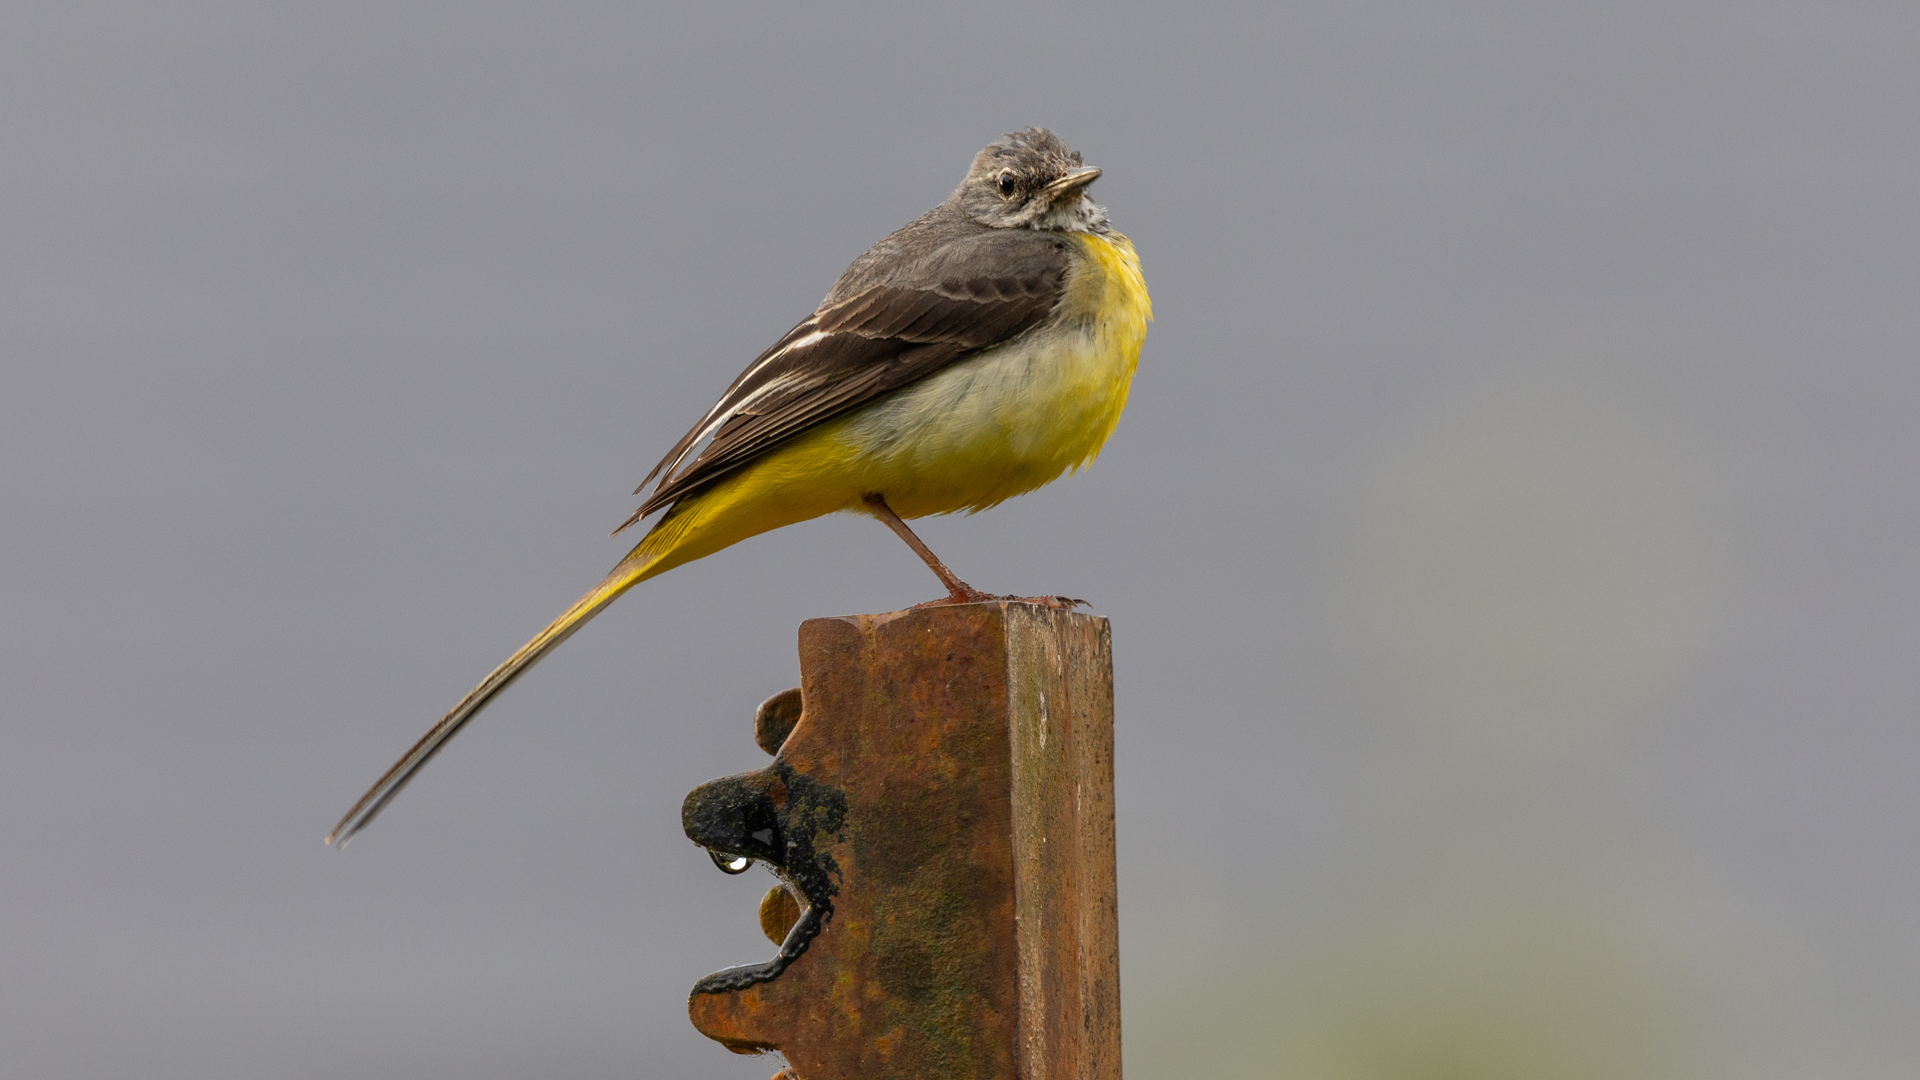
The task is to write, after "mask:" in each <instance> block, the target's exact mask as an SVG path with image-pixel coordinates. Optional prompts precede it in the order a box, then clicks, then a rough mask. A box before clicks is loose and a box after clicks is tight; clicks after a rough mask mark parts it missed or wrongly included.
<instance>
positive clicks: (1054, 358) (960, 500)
mask: <svg viewBox="0 0 1920 1080" xmlns="http://www.w3.org/2000/svg"><path fill="white" fill-rule="evenodd" d="M1071 235H1072V236H1073V238H1074V239H1075V240H1076V241H1078V242H1079V243H1080V245H1081V256H1082V257H1081V258H1079V259H1076V260H1075V265H1074V268H1073V270H1072V271H1071V272H1070V273H1069V274H1068V278H1067V289H1066V294H1065V296H1063V297H1062V298H1061V302H1060V306H1059V308H1057V309H1056V310H1055V313H1054V318H1053V319H1051V320H1049V321H1048V323H1047V324H1046V325H1044V326H1041V327H1037V328H1035V329H1034V330H1033V331H1030V332H1028V333H1027V334H1024V335H1022V336H1021V337H1019V338H1018V339H1016V340H1014V341H1011V342H1008V343H1007V344H1005V345H1001V346H998V347H996V348H992V349H988V350H986V351H985V352H982V353H979V354H978V355H975V356H972V357H969V358H968V359H966V360H963V361H961V362H960V363H957V364H954V365H953V366H951V367H949V368H946V369H944V370H942V371H940V372H937V373H936V374H933V375H930V376H928V377H927V378H925V379H922V380H920V381H919V382H916V383H913V384H911V385H909V386H906V387H903V388H901V389H900V390H897V391H895V392H894V393H892V394H889V395H887V396H886V397H884V398H881V399H879V400H877V401H875V402H873V403H872V404H870V405H865V406H863V407H861V408H860V409H858V410H856V411H854V412H852V413H849V414H847V415H846V416H843V417H840V418H838V419H835V420H831V421H828V422H827V423H825V424H822V425H820V426H819V427H816V428H814V429H812V430H811V431H807V432H804V433H802V434H800V435H797V436H795V437H794V438H793V439H792V440H791V441H789V442H787V443H786V444H784V445H782V446H780V447H778V448H776V449H774V450H772V451H770V452H769V453H767V454H766V455H764V456H763V457H761V458H759V459H758V460H756V461H754V462H753V463H752V464H751V465H749V466H748V467H747V468H745V469H742V470H740V471H739V472H737V473H734V474H733V475H732V476H730V477H728V478H727V479H725V480H723V481H721V482H720V483H719V484H716V485H715V486H713V487H712V488H710V489H708V490H707V491H704V492H701V493H700V494H698V495H695V496H693V497H692V498H690V499H687V500H685V501H683V502H681V503H679V504H677V505H676V506H675V507H674V508H673V509H672V510H670V511H668V512H667V514H666V515H665V516H664V517H662V518H661V519H660V521H658V522H656V523H655V525H654V527H653V529H652V530H650V531H649V532H648V533H647V535H646V536H645V537H644V538H642V539H641V541H640V543H639V545H638V546H636V547H635V548H634V551H633V554H632V555H630V556H629V558H630V559H631V558H639V557H642V556H643V555H644V556H647V557H648V559H649V563H648V567H647V569H646V571H645V572H644V573H643V574H642V575H641V577H642V578H645V577H652V576H653V575H655V574H659V573H663V572H665V571H666V570H668V569H671V568H672V567H675V566H679V565H681V564H682V563H686V562H691V561H693V560H694V559H699V558H703V557H705V556H707V555H709V554H712V553H713V552H715V551H718V550H720V549H721V548H724V547H727V546H728V545H730V544H734V543H737V542H739V541H741V540H744V539H746V538H747V537H749V536H754V535H756V534H759V533H762V532H766V531H767V530H769V529H777V528H780V527H781V526H783V525H791V524H793V523H794V522H797V521H806V520H807V519H809V518H815V517H819V516H820V515H822V514H831V513H834V512H835V511H842V510H851V511H856V512H864V510H865V507H864V505H863V504H862V502H861V499H862V497H863V496H865V495H867V494H868V493H872V492H878V493H880V494H882V495H885V496H886V498H887V502H888V504H889V505H890V506H892V508H893V511H894V512H895V513H897V514H899V515H900V516H901V517H908V518H913V517H925V516H927V515H928V514H951V513H953V512H955V511H957V510H968V511H972V510H983V509H985V508H987V507H989V506H992V505H994V504H995V503H999V502H1002V501H1004V500H1006V499H1009V498H1012V497H1013V496H1015V495H1019V494H1021V493H1023V492H1027V491H1032V490H1033V489H1034V488H1037V487H1039V486H1041V485H1042V484H1045V483H1047V482H1049V481H1051V480H1054V479H1056V478H1057V477H1059V476H1060V475H1061V474H1062V473H1064V472H1067V471H1068V470H1071V469H1078V468H1079V467H1080V466H1082V465H1085V464H1086V463H1087V462H1089V461H1092V460H1093V457H1094V455H1095V454H1098V453H1099V452H1100V447H1101V445H1102V444H1104V443H1105V442H1106V441H1107V436H1108V435H1110V434H1112V433H1113V427H1114V425H1115V424H1116V423H1118V422H1119V420H1120V410H1121V409H1123V408H1125V407H1126V404H1127V387H1128V385H1129V384H1130V383H1132V381H1133V371H1134V367H1135V366H1136V365H1137V364H1138V363H1139V360H1140V344H1141V342H1142V341H1144V340H1145V339H1146V336H1147V323H1148V322H1149V321H1151V320H1152V318H1153V307H1152V303H1151V302H1150V301H1149V300H1148V298H1147V285H1146V282H1145V281H1144V280H1142V278H1141V276H1140V260H1139V258H1138V257H1137V256H1136V255H1135V254H1134V251H1133V245H1132V244H1131V243H1129V242H1128V240H1127V238H1126V237H1124V236H1121V235H1120V234H1119V233H1108V234H1106V235H1104V236H1094V235H1090V234H1085V233H1075V234H1071Z"/></svg>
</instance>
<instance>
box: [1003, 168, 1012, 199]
mask: <svg viewBox="0 0 1920 1080" xmlns="http://www.w3.org/2000/svg"><path fill="white" fill-rule="evenodd" d="M1000 194H1002V195H1011V194H1013V174H1012V173H1010V172H1003V173H1001V174H1000Z"/></svg>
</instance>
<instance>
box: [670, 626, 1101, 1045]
mask: <svg viewBox="0 0 1920 1080" xmlns="http://www.w3.org/2000/svg"><path fill="white" fill-rule="evenodd" d="M800 679H801V685H800V689H799V691H798V694H797V700H796V696H795V692H793V691H789V692H788V693H786V694H782V695H777V696H776V697H774V698H772V699H770V700H769V701H768V702H767V703H766V704H765V705H763V706H762V707H761V710H760V714H759V716H758V717H757V718H756V723H755V729H756V739H757V741H759V742H760V744H761V745H762V747H763V748H765V749H767V750H769V751H770V752H771V751H774V750H776V749H777V751H778V753H777V754H776V756H775V758H774V761H773V764H771V765H770V766H768V767H767V768H765V769H761V770H759V771H757V772H751V773H744V774H741V775H739V776H733V777H727V778H725V779H721V780H715V781H712V782H710V783H707V784H703V785H701V786H700V787H699V788H697V789H695V790H694V792H693V793H692V794H690V795H688V796H687V801H686V806H685V809H684V812H683V817H684V824H685V826H686V830H687V835H688V836H689V837H691V838H692V839H693V840H694V841H695V842H696V843H699V844H701V845H703V846H705V847H706V848H707V849H708V850H709V851H710V852H712V853H715V861H716V862H725V861H727V860H729V859H732V860H734V861H735V865H736V866H738V865H740V863H739V861H738V860H741V859H745V858H752V859H759V860H762V861H765V862H767V863H769V864H770V865H772V866H773V867H774V868H775V870H776V872H777V873H778V874H779V875H780V878H781V881H782V885H780V886H777V887H776V891H775V892H774V893H770V894H769V895H768V897H767V900H766V902H765V903H763V904H762V907H761V920H762V925H763V927H765V928H767V930H768V932H769V936H771V937H774V938H775V940H779V941H781V947H780V951H779V953H778V954H777V956H776V957H775V958H774V959H773V960H771V961H768V962H767V963H764V964H756V965H752V966H749V967H740V968H730V969H728V970H726V971H721V972H718V973H716V974H713V975H709V976H707V977H706V978H704V979H702V980H700V982H699V983H698V984H697V985H695V987H694V989H693V994H692V997H691V999H690V1000H689V1002H688V1011H689V1013H690V1015H691V1016H692V1019H693V1023H694V1026H695V1027H697V1028H699V1029H700V1031H701V1032H702V1033H703V1034H705V1035H707V1036H708V1037H710V1038H713V1039H716V1040H719V1041H720V1042H721V1043H724V1044H725V1045H726V1046H727V1047H728V1048H730V1049H733V1050H735V1051H738V1052H741V1053H754V1052H759V1051H765V1050H779V1051H780V1052H782V1053H783V1054H785V1055H786V1058H787V1060H788V1062H789V1065H790V1070H789V1072H788V1073H787V1074H783V1075H789V1076H793V1077H797V1078H799V1080H892V1078H901V1080H907V1078H912V1080H929V1078H934V1077H941V1078H944V1077H967V1078H970V1080H971V1078H977V1080H1118V1078H1119V1076H1120V979H1119V976H1120V957H1119V944H1118V940H1117V937H1116V931H1117V906H1116V892H1115V880H1114V834H1113V669H1112V659H1111V653H1110V649H1109V638H1108V631H1107V622H1106V620H1105V619H1098V618H1094V617H1092V616H1088V615H1080V614H1076V613H1072V612H1067V611H1058V610H1054V609H1050V608H1044V607H1040V606H1037V605H1032V604H1024V603H1017V602H998V603H986V604H967V605H960V606H954V607H940V608H928V609H921V610H915V611H906V612H896V613H893V614H890V615H861V616H851V617H847V618H837V619H811V620H809V621H807V622H806V623H805V624H804V625H802V626H801V628H800ZM783 928H784V932H783Z"/></svg>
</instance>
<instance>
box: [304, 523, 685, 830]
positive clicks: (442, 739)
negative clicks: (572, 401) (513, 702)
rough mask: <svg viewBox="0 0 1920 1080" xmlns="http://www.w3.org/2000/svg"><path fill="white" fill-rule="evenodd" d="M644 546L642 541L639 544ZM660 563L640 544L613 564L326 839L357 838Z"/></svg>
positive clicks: (396, 765) (477, 689)
mask: <svg viewBox="0 0 1920 1080" xmlns="http://www.w3.org/2000/svg"><path fill="white" fill-rule="evenodd" d="M646 546H647V545H646V544H645V543H642V545H641V548H645V547H646ZM661 562H662V560H661V559H660V558H659V553H655V552H648V553H643V552H642V550H641V549H639V548H636V549H635V550H634V552H633V554H631V555H629V556H627V558H626V559H624V560H622V561H621V563H620V565H618V566H616V567H614V568H613V572H612V573H610V574H608V575H607V576H606V578H605V579H604V580H602V581H601V582H600V584H598V585H595V586H594V587H593V588H592V589H591V590H590V591H589V592H588V593H587V595H585V596H583V597H581V598H580V599H578V600H576V601H574V602H573V606H572V607H570V608H568V609H567V610H566V611H564V612H561V614H560V617H559V618H557V619H555V620H553V621H552V622H550V623H548V624H547V628H546V629H545V630H542V631H540V632H539V633H538V634H535V635H534V636H533V640H532V641H529V642H527V643H526V644H525V645H522V646H520V649H519V651H517V652H515V653H514V654H513V655H512V656H509V657H507V661H506V663H504V664H501V665H500V666H499V667H497V668H494V669H493V673H492V674H491V675H488V676H487V677H486V678H485V679H484V680H482V681H481V683H480V685H479V686H476V687H474V688H473V690H472V691H471V692H470V693H468V694H467V696H466V697H464V698H461V699H460V704H458V705H455V706H454V707H453V711H452V712H449V713H448V714H447V715H446V716H444V717H442V718H441V720H440V722H439V723H437V724H435V725H433V728H432V730H430V731H428V732H427V733H426V734H425V735H423V736H421V738H420V741H419V742H417V743H414V744H413V749H411V750H409V751H407V752H406V754H405V755H404V756H403V757H401V759H400V760H399V761H396V762H394V763H393V768H391V769H388V770H387V771H386V774H385V775H383V776H382V777H380V779H379V781H378V782H376V783H375V784H374V785H373V787H371V788H369V789H367V793H366V794H365V795H362V796H360V801H359V802H357V803H354V804H353V809H351V810H349V811H347V815H346V816H345V817H343V818H341V819H340V822H339V824H337V825H335V826H334V827H333V831H332V832H330V833H328V834H327V843H329V844H338V845H339V846H340V847H345V846H346V845H347V841H349V840H351V839H353V836H354V834H355V833H357V832H359V831H360V830H361V829H364V828H366V827H367V824H368V823H369V822H371V821H372V820H373V819H374V818H376V817H378V816H379V815H380V811H382V810H384V809H386V806H387V804H388V803H390V802H392V801H393V797H394V796H395V795H398V794H400V789H401V788H404V787H406V786H407V784H408V782H409V781H411V780H412V779H413V777H414V774H415V773H418V772H419V771H420V770H421V769H422V768H423V767H425V766H426V764H427V762H429V761H431V760H433V755H435V754H437V753H439V752H440V748H441V747H443V746H445V745H446V744H447V740H448V739H451V738H453V737H454V736H455V735H457V734H459V732H460V729H461V728H463V727H465V726H466V723H467V721H469V720H471V719H473V718H474V716H475V714H477V713H479V711H480V710H481V709H484V708H486V707H487V703H488V702H490V701H492V700H493V699H494V696H495V695H497V694H498V693H500V691H502V690H505V689H506V688H507V687H508V686H509V685H511V684H512V683H513V680H515V679H517V678H519V677H520V676H521V675H523V674H525V672H526V670H527V669H528V668H530V667H532V666H533V665H535V664H537V663H539V662H540V659H541V658H542V657H544V656H546V655H547V654H548V653H549V652H552V651H553V649H554V647H555V646H557V645H559V644H560V643H561V642H563V641H565V640H567V638H569V637H571V636H573V632H574V631H575V630H578V629H580V628H581V627H582V626H585V625H586V624H587V621H588V620H589V619H591V618H593V617H594V616H595V615H598V614H600V611H601V609H602V608H605V607H606V606H607V605H608V604H611V603H613V602H614V600H616V599H618V598H619V596H620V594H621V593H623V592H626V591H627V590H628V589H631V588H633V587H634V586H635V585H637V584H639V583H640V582H641V581H644V580H646V579H647V578H649V577H652V576H653V574H654V573H658V572H659V571H661V570H664V569H665V567H663V566H661V565H660V563H661Z"/></svg>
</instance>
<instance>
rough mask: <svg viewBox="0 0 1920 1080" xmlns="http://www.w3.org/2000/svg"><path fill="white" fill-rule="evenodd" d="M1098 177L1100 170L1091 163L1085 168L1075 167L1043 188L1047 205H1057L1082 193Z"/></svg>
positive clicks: (1041, 192)
mask: <svg viewBox="0 0 1920 1080" xmlns="http://www.w3.org/2000/svg"><path fill="white" fill-rule="evenodd" d="M1098 179H1100V170H1099V169H1096V168H1094V167H1093V166H1091V165H1089V166H1087V167H1086V168H1084V169H1075V170H1073V171H1072V172H1070V173H1068V174H1067V175H1065V176H1063V177H1061V178H1060V179H1058V180H1055V181H1054V182H1053V183H1051V184H1048V185H1047V186H1046V187H1043V188H1041V189H1040V194H1041V195H1043V196H1045V197H1046V200H1047V205H1049V206H1055V205H1058V204H1060V203H1063V202H1066V201H1067V200H1068V199H1071V198H1073V197H1074V196H1075V195H1078V194H1080V191H1081V189H1083V188H1085V187H1086V186H1087V185H1088V184H1091V183H1093V182H1094V181H1095V180H1098Z"/></svg>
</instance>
